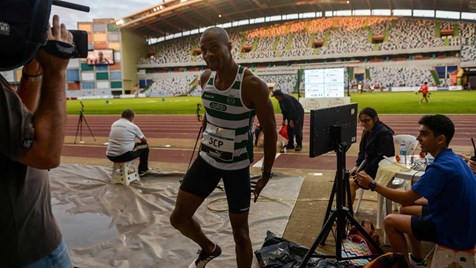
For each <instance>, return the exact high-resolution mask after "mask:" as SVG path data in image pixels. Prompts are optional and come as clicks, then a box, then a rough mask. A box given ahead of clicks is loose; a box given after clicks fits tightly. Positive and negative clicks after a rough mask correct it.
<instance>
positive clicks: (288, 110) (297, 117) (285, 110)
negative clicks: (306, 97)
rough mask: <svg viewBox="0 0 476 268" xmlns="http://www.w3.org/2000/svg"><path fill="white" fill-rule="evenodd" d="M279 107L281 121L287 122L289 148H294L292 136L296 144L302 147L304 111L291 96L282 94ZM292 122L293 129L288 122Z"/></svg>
mask: <svg viewBox="0 0 476 268" xmlns="http://www.w3.org/2000/svg"><path fill="white" fill-rule="evenodd" d="M279 107H280V108H281V113H282V114H283V120H287V122H288V137H289V143H288V144H289V145H290V147H294V136H296V144H297V146H299V147H302V129H303V125H304V109H303V108H302V105H301V103H300V102H299V101H298V100H297V99H296V98H294V97H293V96H291V95H287V94H283V95H282V99H281V100H280V101H279ZM290 120H292V121H293V122H294V128H291V127H290V126H289V121H290Z"/></svg>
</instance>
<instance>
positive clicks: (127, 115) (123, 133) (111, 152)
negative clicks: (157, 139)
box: [106, 109, 149, 176]
mask: <svg viewBox="0 0 476 268" xmlns="http://www.w3.org/2000/svg"><path fill="white" fill-rule="evenodd" d="M121 117H122V118H121V119H119V120H117V121H116V122H114V123H113V124H112V126H111V132H110V133H109V144H108V145H107V151H106V155H107V158H109V160H111V161H112V162H127V161H131V160H133V159H135V158H137V157H140V163H139V176H144V175H145V174H146V173H147V171H148V170H149V164H148V159H149V146H148V145H147V139H146V138H145V136H144V134H142V131H141V130H140V128H139V127H138V126H137V125H136V124H134V123H133V122H134V111H132V110H131V109H127V110H124V111H123V112H122V115H121ZM136 138H137V139H139V140H140V141H141V142H140V143H136V142H135V139H136Z"/></svg>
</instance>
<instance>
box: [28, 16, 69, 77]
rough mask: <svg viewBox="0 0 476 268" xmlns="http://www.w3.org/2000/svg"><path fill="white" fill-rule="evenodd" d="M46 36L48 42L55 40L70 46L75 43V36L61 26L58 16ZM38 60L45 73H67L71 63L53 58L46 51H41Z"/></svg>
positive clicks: (54, 18)
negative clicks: (57, 71) (54, 71)
mask: <svg viewBox="0 0 476 268" xmlns="http://www.w3.org/2000/svg"><path fill="white" fill-rule="evenodd" d="M46 36H47V39H48V40H55V41H60V42H65V43H69V44H72V43H73V35H72V34H71V33H70V32H69V31H68V30H67V29H66V26H65V25H64V24H62V23H61V24H60V21H59V16H58V15H54V16H53V27H48V31H47V32H46ZM36 58H37V60H38V61H39V62H40V64H41V66H42V67H43V70H44V71H53V70H59V71H65V70H66V67H67V66H68V62H69V59H63V58H59V57H56V56H53V55H51V54H49V53H47V52H45V51H44V49H40V51H39V52H38V55H37V56H36Z"/></svg>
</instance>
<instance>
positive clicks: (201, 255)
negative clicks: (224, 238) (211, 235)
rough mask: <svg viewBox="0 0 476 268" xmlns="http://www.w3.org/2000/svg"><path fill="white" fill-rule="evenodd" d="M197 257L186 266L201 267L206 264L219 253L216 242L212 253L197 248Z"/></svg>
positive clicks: (190, 267) (191, 267)
mask: <svg viewBox="0 0 476 268" xmlns="http://www.w3.org/2000/svg"><path fill="white" fill-rule="evenodd" d="M197 253H198V258H197V259H196V260H194V261H193V262H192V263H191V264H190V265H189V266H188V268H203V267H205V266H206V265H207V263H208V262H210V261H211V260H213V259H215V258H216V257H218V256H220V255H221V248H220V246H218V244H215V249H214V250H213V252H212V253H206V252H204V251H203V250H199V251H198V252H197Z"/></svg>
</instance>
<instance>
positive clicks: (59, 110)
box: [0, 15, 73, 267]
mask: <svg viewBox="0 0 476 268" xmlns="http://www.w3.org/2000/svg"><path fill="white" fill-rule="evenodd" d="M72 38H73V37H72V35H71V33H70V32H68V30H67V29H66V27H65V26H64V24H60V22H59V17H58V16H56V15H55V16H53V25H52V28H50V27H48V31H47V39H48V42H51V41H53V42H55V41H56V42H58V41H59V42H65V43H69V44H71V43H72ZM0 62H1V59H0ZM68 62H69V60H68V59H64V58H60V57H57V56H53V55H51V54H49V53H47V52H46V51H45V50H44V48H40V50H39V51H38V53H37V54H36V56H35V57H34V59H33V60H31V61H30V62H29V63H27V64H25V65H24V67H23V70H22V72H23V75H22V78H21V82H20V85H19V89H18V91H17V92H15V91H14V90H12V89H11V88H10V86H9V84H8V82H7V81H6V80H5V79H4V78H3V77H2V76H0V85H1V87H2V90H1V93H0V107H1V109H2V110H1V113H0V129H1V130H2V131H1V132H0V170H1V172H2V180H1V184H2V186H1V187H0V189H1V190H0V191H1V192H0V241H1V243H0V260H1V263H2V264H1V266H3V267H72V264H71V260H70V257H69V253H68V249H67V247H66V245H65V243H64V242H63V241H62V235H61V232H60V229H59V227H58V225H57V223H56V220H55V218H54V216H53V213H52V208H51V200H50V199H51V192H50V185H49V180H48V169H50V168H54V167H56V166H58V165H59V162H60V157H61V149H62V146H63V139H64V131H65V124H66V103H65V102H66V97H65V85H66V67H67V65H68Z"/></svg>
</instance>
